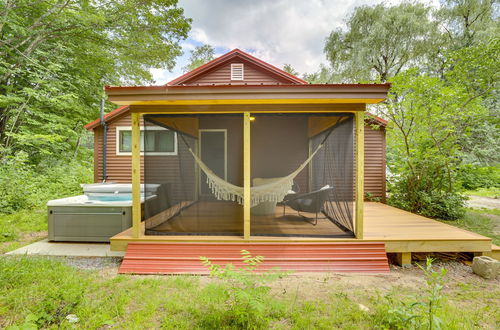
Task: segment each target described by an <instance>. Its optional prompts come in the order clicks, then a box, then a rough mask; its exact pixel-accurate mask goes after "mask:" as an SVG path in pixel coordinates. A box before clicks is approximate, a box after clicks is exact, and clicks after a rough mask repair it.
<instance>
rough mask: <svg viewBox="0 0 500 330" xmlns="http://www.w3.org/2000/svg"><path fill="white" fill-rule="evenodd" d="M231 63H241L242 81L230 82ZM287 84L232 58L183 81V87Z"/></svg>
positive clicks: (255, 67)
mask: <svg viewBox="0 0 500 330" xmlns="http://www.w3.org/2000/svg"><path fill="white" fill-rule="evenodd" d="M231 63H243V65H244V73H243V77H244V80H231ZM277 83H288V84H289V82H287V81H286V80H285V79H283V78H281V77H278V76H275V75H273V74H271V73H270V72H268V71H267V72H266V71H264V70H263V69H261V68H259V67H257V66H255V65H253V64H251V63H248V62H246V61H244V60H242V59H239V58H234V59H232V60H230V61H228V62H225V63H223V64H221V65H220V66H218V67H215V68H213V69H211V70H210V71H208V72H207V73H205V74H203V75H200V76H196V77H193V78H192V79H190V80H187V81H185V82H184V83H183V84H184V85H197V84H199V85H212V84H215V85H227V84H232V85H236V84H277Z"/></svg>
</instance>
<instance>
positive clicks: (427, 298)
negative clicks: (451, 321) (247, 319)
mask: <svg viewBox="0 0 500 330" xmlns="http://www.w3.org/2000/svg"><path fill="white" fill-rule="evenodd" d="M432 262H433V260H432V259H431V258H427V261H426V265H425V267H423V266H421V265H418V264H417V265H418V266H419V267H420V268H421V269H422V271H423V272H424V275H425V278H426V287H425V288H424V289H423V292H422V293H423V294H422V295H421V296H420V297H419V298H416V299H415V301H412V302H405V301H395V300H394V299H393V297H392V295H386V296H385V297H384V299H385V302H386V303H385V304H381V305H379V308H378V313H376V314H375V316H374V318H375V321H376V323H377V324H379V325H385V326H388V327H389V328H391V329H429V330H437V329H441V328H442V324H443V321H442V319H441V318H440V317H438V312H439V310H440V309H442V308H443V302H444V297H443V294H442V291H443V287H444V283H445V276H446V269H444V268H441V269H440V270H439V271H434V270H433V268H432ZM391 306H396V307H391Z"/></svg>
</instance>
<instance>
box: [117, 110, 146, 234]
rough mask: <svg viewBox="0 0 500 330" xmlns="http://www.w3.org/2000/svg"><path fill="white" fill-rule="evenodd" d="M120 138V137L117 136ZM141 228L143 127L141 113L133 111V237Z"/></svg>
mask: <svg viewBox="0 0 500 330" xmlns="http://www.w3.org/2000/svg"><path fill="white" fill-rule="evenodd" d="M117 138H118V137H117ZM140 230H141V127H140V114H139V113H135V112H133V113H132V237H134V238H138V237H139V234H140Z"/></svg>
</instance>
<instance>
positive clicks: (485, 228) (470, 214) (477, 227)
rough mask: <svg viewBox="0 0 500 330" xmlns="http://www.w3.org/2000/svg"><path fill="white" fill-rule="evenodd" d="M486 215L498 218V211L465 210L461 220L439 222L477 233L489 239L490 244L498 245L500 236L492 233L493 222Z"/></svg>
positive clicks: (499, 214)
mask: <svg viewBox="0 0 500 330" xmlns="http://www.w3.org/2000/svg"><path fill="white" fill-rule="evenodd" d="M486 214H493V215H498V216H500V210H498V209H467V211H466V213H465V215H464V216H463V217H462V218H461V219H458V220H453V221H445V220H441V221H442V222H444V223H447V224H450V225H452V226H456V227H459V228H462V229H465V230H469V231H472V232H475V233H478V234H480V235H483V236H487V237H491V239H492V243H493V244H496V245H499V244H500V235H498V234H495V233H494V227H495V221H494V220H493V219H492V218H491V217H488V216H486Z"/></svg>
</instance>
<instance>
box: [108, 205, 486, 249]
mask: <svg viewBox="0 0 500 330" xmlns="http://www.w3.org/2000/svg"><path fill="white" fill-rule="evenodd" d="M143 226H144V224H143ZM309 226H311V227H313V226H312V225H310V224H309ZM142 232H144V228H142ZM179 241H182V242H200V241H202V242H246V241H245V239H244V238H243V237H242V236H218V235H206V236H195V235H167V236H157V235H144V234H142V235H140V237H138V238H133V237H132V230H131V229H128V230H126V231H123V232H122V233H120V234H118V235H116V236H114V237H112V238H111V249H112V250H117V251H124V250H125V249H126V247H127V244H128V243H129V242H150V243H155V242H156V243H159V242H179ZM249 241H250V242H291V241H296V242H339V241H346V242H347V241H365V242H383V243H385V246H386V251H387V252H389V253H392V252H397V253H400V252H490V251H491V249H492V248H491V239H490V238H488V237H485V236H481V235H479V234H475V233H472V232H469V231H466V230H463V229H460V228H457V227H454V226H451V225H447V224H444V223H442V222H439V221H435V220H432V219H429V218H425V217H422V216H419V215H416V214H413V213H410V212H406V211H403V210H400V209H397V208H394V207H392V206H389V205H386V204H382V203H375V202H365V203H364V237H363V239H361V240H359V239H355V238H319V237H275V236H274V237H273V236H251V237H250V240H249Z"/></svg>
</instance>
